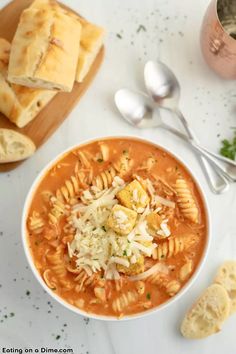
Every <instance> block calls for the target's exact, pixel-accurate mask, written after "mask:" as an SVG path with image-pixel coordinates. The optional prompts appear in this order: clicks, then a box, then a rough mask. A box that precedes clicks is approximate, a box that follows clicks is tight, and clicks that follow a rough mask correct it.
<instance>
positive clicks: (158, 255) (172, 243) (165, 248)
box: [153, 235, 197, 261]
mask: <svg viewBox="0 0 236 354" xmlns="http://www.w3.org/2000/svg"><path fill="white" fill-rule="evenodd" d="M196 241H197V238H196V236H194V235H186V236H179V237H170V238H169V239H168V240H167V241H165V242H163V243H160V244H159V245H158V247H157V248H156V252H155V253H154V255H153V258H155V259H157V260H158V261H161V260H165V259H168V258H171V257H173V256H176V255H177V254H179V253H181V252H184V251H186V250H188V249H189V248H190V247H191V246H193V245H194V244H195V243H196Z"/></svg>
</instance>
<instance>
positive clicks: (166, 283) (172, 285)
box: [146, 273, 181, 296]
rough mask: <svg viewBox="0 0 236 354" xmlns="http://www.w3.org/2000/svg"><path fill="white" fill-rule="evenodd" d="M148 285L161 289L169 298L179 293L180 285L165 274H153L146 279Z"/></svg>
mask: <svg viewBox="0 0 236 354" xmlns="http://www.w3.org/2000/svg"><path fill="white" fill-rule="evenodd" d="M146 280H147V281H148V282H149V283H151V284H154V285H157V286H158V287H160V288H163V289H164V290H165V291H166V293H167V294H168V295H169V296H174V295H175V294H177V292H178V291H179V289H180V287H181V285H180V282H179V281H178V280H176V279H171V278H170V277H169V276H168V275H167V274H164V273H155V274H152V275H151V276H149V277H148V278H147V279H146Z"/></svg>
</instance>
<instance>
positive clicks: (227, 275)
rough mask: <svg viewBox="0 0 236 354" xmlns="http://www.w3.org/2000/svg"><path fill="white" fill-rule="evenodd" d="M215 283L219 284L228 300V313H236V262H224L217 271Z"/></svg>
mask: <svg viewBox="0 0 236 354" xmlns="http://www.w3.org/2000/svg"><path fill="white" fill-rule="evenodd" d="M214 282H215V283H218V284H221V285H222V286H223V287H224V288H225V289H226V290H227V292H228V295H229V298H230V305H231V306H230V313H231V314H232V313H234V312H235V311H236V261H226V262H224V263H223V264H222V266H221V267H220V268H219V269H218V271H217V274H216V277H215V279H214Z"/></svg>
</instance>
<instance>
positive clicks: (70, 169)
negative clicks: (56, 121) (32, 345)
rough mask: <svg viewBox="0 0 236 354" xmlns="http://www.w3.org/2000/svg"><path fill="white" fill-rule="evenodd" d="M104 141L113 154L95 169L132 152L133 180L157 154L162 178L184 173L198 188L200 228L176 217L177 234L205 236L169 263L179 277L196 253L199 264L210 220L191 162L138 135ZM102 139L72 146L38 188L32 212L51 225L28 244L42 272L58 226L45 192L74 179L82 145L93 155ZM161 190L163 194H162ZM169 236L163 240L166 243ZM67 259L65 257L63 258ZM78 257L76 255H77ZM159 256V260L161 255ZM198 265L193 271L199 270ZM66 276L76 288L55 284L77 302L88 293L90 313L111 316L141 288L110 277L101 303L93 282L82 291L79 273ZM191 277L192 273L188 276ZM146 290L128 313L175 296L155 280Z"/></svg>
mask: <svg viewBox="0 0 236 354" xmlns="http://www.w3.org/2000/svg"><path fill="white" fill-rule="evenodd" d="M104 142H105V143H106V144H108V145H109V149H110V158H109V161H106V162H105V161H103V162H97V161H92V166H93V169H94V173H95V175H98V174H99V173H100V172H102V171H104V170H105V169H106V168H108V167H109V166H110V165H111V164H112V163H113V162H114V161H116V159H117V158H118V157H119V156H120V155H121V154H122V153H123V152H124V151H129V152H130V158H131V159H133V160H134V165H133V168H132V171H131V173H130V174H129V175H127V176H125V178H124V179H125V181H130V180H131V175H133V174H134V173H136V174H138V175H139V176H141V177H143V178H145V177H146V178H147V177H149V173H148V172H146V171H142V170H139V168H140V166H141V165H142V163H143V161H144V160H145V159H147V158H148V157H150V156H152V157H154V158H155V160H156V161H157V163H156V165H155V167H154V168H153V169H152V174H155V175H157V176H158V177H160V178H161V179H163V180H165V181H166V182H168V183H169V184H170V185H174V183H175V181H176V178H178V177H179V176H181V177H183V178H184V179H185V180H186V181H188V183H189V185H190V186H191V189H192V192H193V194H194V197H195V200H196V201H197V204H198V208H199V211H200V222H199V225H198V228H197V229H196V230H195V229H194V230H193V227H192V225H191V224H190V223H186V222H181V223H179V224H176V223H175V219H173V221H172V220H171V222H170V224H169V225H170V229H171V234H172V235H174V236H181V235H183V234H190V233H195V234H197V235H198V236H199V242H198V243H197V244H196V245H195V246H194V247H192V248H191V249H190V250H189V251H188V252H184V253H180V254H178V255H176V256H174V257H172V258H170V259H168V260H166V263H167V264H168V265H169V266H173V269H172V272H171V276H172V277H173V279H175V278H177V277H178V274H179V271H180V268H181V266H182V265H183V264H184V258H185V257H186V256H188V258H190V259H192V261H193V265H194V271H195V270H196V267H197V266H198V264H199V261H200V260H201V258H202V254H203V251H204V247H205V244H206V234H207V220H206V213H205V208H204V204H203V200H202V196H201V193H200V192H199V190H198V187H197V186H196V184H195V183H194V180H193V179H192V177H191V175H190V174H189V172H188V171H187V170H186V169H185V167H184V166H183V165H182V164H181V163H180V162H179V161H178V160H176V158H175V157H173V156H172V155H170V154H169V153H167V152H165V151H164V150H162V149H161V148H158V147H155V146H154V145H152V144H149V143H146V142H143V141H139V140H132V139H129V138H127V139H119V138H113V139H107V140H106V139H105V140H104ZM99 144H100V143H99V142H97V141H96V142H92V143H90V144H87V145H83V146H81V147H79V148H76V149H74V150H73V151H70V152H69V153H67V154H66V155H65V156H63V157H62V158H61V160H60V161H57V163H56V165H55V166H53V167H52V168H51V169H50V170H49V171H48V172H47V173H46V174H45V175H44V176H43V177H42V179H41V181H40V183H39V185H38V187H37V189H36V191H35V192H34V195H33V198H32V201H31V205H30V208H29V213H28V214H29V215H31V214H32V212H33V211H37V212H39V213H40V215H41V216H42V217H43V219H44V221H45V223H46V228H45V229H44V231H43V232H42V233H41V234H38V235H37V234H33V233H31V232H28V244H29V248H30V251H31V254H32V258H33V260H34V263H35V266H36V268H37V270H38V272H39V273H40V275H41V276H42V274H43V272H44V271H45V270H46V269H48V268H50V264H49V263H48V260H47V257H46V254H47V252H54V250H55V248H54V247H53V246H51V245H49V243H48V240H47V239H46V238H45V234H47V233H48V232H52V231H51V230H53V228H52V226H50V225H49V224H48V218H47V215H48V208H49V206H48V203H46V202H45V200H44V197H43V195H42V192H43V191H50V192H52V193H53V194H55V193H56V190H57V189H58V188H60V187H61V186H62V185H63V184H64V183H65V180H68V179H69V177H70V176H71V175H73V174H74V169H75V165H76V163H77V161H78V156H77V151H86V152H89V153H90V154H91V155H92V156H95V155H96V153H97V152H98V151H99ZM159 195H161V194H159ZM64 224H65V218H64V219H63V218H62V219H61V220H60V224H59V231H57V233H58V235H57V236H56V237H55V244H58V245H60V244H62V239H63V237H65V235H64V233H63V226H64ZM161 242H164V241H158V243H161ZM64 247H65V255H67V245H66V243H65V244H64ZM63 261H64V260H62V262H63ZM71 262H72V263H73V260H72V261H71ZM155 262H156V261H155ZM194 271H193V273H192V274H194ZM65 278H66V281H68V282H69V283H70V284H71V287H72V289H70V290H68V289H64V287H63V286H61V285H60V283H59V282H58V283H57V285H56V286H55V288H54V289H53V290H54V291H55V293H56V294H57V295H59V296H60V297H61V298H62V299H64V300H65V301H66V302H68V303H70V304H72V305H74V306H76V302H77V300H78V299H83V300H84V301H85V306H84V308H83V309H82V310H85V311H86V312H88V313H94V314H98V315H107V316H117V314H116V313H114V311H113V310H112V307H111V303H112V300H113V299H115V298H116V297H117V296H118V295H119V294H122V293H125V292H126V291H130V290H132V289H135V282H133V281H130V280H129V279H128V277H126V276H123V284H122V290H121V292H120V293H118V292H117V290H116V289H115V284H114V281H110V280H106V293H107V295H109V301H108V303H106V306H104V305H103V304H101V303H99V302H98V303H93V302H91V300H92V299H94V293H93V288H92V287H91V288H90V287H88V288H86V289H85V291H83V292H81V293H77V292H75V290H74V286H75V285H76V283H75V281H74V278H75V275H74V274H72V273H70V272H67V273H66V275H65ZM188 280H189V279H188ZM184 285H185V282H183V283H182V287H183V286H184ZM145 286H146V287H145V292H144V294H142V295H139V298H138V301H137V302H136V303H134V304H132V305H130V306H129V307H128V309H127V310H126V311H125V315H131V314H135V313H139V312H143V311H146V310H147V309H150V308H153V307H157V306H158V305H160V304H162V303H164V302H166V301H167V300H169V298H170V297H169V296H168V295H167V294H166V293H165V292H164V291H162V289H161V288H158V287H157V286H155V285H152V284H150V283H146V284H145Z"/></svg>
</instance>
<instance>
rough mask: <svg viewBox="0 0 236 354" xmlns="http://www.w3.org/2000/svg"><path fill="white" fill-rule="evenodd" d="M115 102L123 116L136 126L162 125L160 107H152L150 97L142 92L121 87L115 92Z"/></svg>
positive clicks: (142, 127)
mask: <svg viewBox="0 0 236 354" xmlns="http://www.w3.org/2000/svg"><path fill="white" fill-rule="evenodd" d="M115 103H116V107H117V108H118V110H119V112H120V114H121V115H122V116H123V118H124V119H125V120H126V121H127V122H128V123H129V124H131V125H133V126H135V127H137V128H141V129H144V128H152V127H158V126H160V125H162V120H161V116H160V114H159V113H160V112H159V111H160V109H159V108H157V109H154V107H153V103H152V101H151V100H150V98H149V97H148V96H147V95H145V94H144V93H142V92H135V91H131V90H129V89H126V88H124V89H121V90H119V91H117V92H116V94H115Z"/></svg>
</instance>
